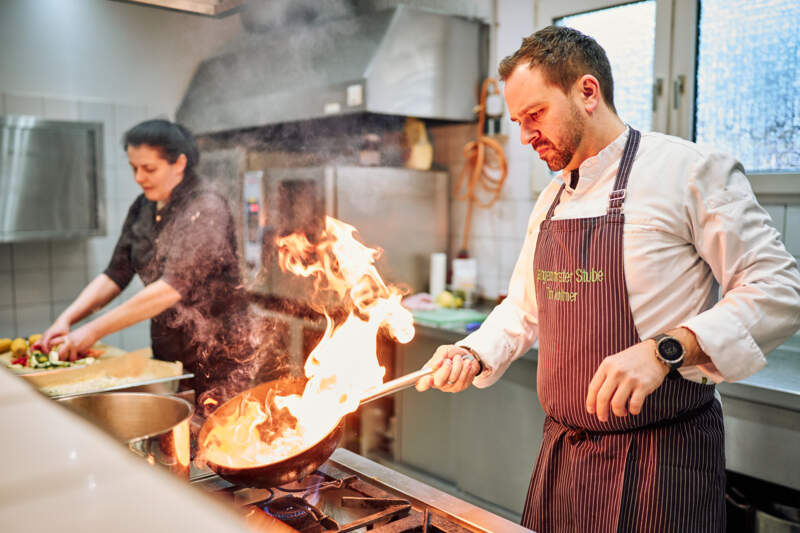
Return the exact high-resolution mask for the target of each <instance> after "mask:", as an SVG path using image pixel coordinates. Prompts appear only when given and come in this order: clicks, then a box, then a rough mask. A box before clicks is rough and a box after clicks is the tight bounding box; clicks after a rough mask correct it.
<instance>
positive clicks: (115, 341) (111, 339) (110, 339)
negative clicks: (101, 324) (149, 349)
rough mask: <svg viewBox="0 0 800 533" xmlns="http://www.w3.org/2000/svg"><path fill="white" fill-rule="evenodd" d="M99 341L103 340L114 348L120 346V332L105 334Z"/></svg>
mask: <svg viewBox="0 0 800 533" xmlns="http://www.w3.org/2000/svg"><path fill="white" fill-rule="evenodd" d="M100 342H104V343H105V344H108V345H109V346H114V347H115V348H122V333H120V332H119V331H118V332H116V333H112V334H111V335H106V336H105V337H103V338H102V339H100ZM148 346H149V344H148Z"/></svg>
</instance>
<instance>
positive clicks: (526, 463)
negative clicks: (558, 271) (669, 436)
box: [395, 325, 800, 513]
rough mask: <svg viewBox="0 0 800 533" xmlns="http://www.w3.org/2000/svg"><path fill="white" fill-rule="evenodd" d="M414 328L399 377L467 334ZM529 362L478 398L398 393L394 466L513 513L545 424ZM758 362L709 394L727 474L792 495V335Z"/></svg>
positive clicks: (797, 473) (796, 471)
mask: <svg viewBox="0 0 800 533" xmlns="http://www.w3.org/2000/svg"><path fill="white" fill-rule="evenodd" d="M416 329H417V335H416V338H415V339H414V341H412V343H411V344H409V345H403V346H398V350H397V357H398V361H397V368H398V371H400V372H410V371H413V370H416V369H417V368H419V366H420V365H422V364H424V363H425V361H427V360H428V358H430V356H431V355H432V354H433V351H434V350H435V349H436V347H437V346H438V345H440V344H452V343H454V342H456V341H458V340H460V339H462V338H463V337H465V336H466V335H467V334H466V332H464V331H463V329H462V328H458V327H449V328H439V327H432V326H429V325H417V326H416ZM537 355H538V354H537V351H536V350H535V349H531V350H529V351H528V352H527V353H525V354H524V355H523V356H522V357H521V358H520V359H519V360H517V361H515V362H514V363H513V364H512V365H511V367H510V368H509V369H508V370H507V371H506V373H505V374H504V375H503V377H502V378H501V379H500V381H498V382H497V383H496V384H495V385H492V386H491V387H489V388H487V389H475V388H470V389H468V390H466V391H464V392H462V393H459V394H458V395H452V394H446V393H441V392H438V391H436V392H426V393H423V394H419V393H416V392H414V391H410V392H404V393H401V394H399V395H398V396H397V403H396V406H397V413H398V420H397V434H398V438H397V443H396V449H395V456H396V460H397V461H399V462H401V463H405V464H408V465H409V466H410V467H412V468H414V469H416V470H420V471H422V472H426V473H429V474H431V475H433V476H437V477H439V478H441V479H443V480H447V481H448V482H449V483H451V484H453V485H454V486H456V487H457V488H458V490H460V491H463V492H466V493H468V494H471V495H474V496H476V497H478V498H480V499H482V500H486V501H489V502H492V503H494V504H496V505H499V506H501V507H504V508H505V509H508V510H510V511H511V512H513V513H519V512H521V508H522V503H523V500H524V495H525V491H526V490H527V483H528V480H529V476H530V473H531V471H532V468H533V464H534V462H535V459H536V454H537V452H538V449H539V445H540V442H541V431H542V423H543V421H544V416H545V415H544V413H543V411H542V409H541V405H540V403H539V399H538V397H537V395H536V370H537V369H536V363H537ZM767 361H768V364H767V367H766V368H765V369H763V370H762V371H761V372H759V373H757V374H755V375H753V376H751V377H749V378H747V379H745V380H742V381H740V382H737V383H722V384H720V385H718V391H719V392H720V395H721V397H722V407H723V413H724V416H725V437H726V443H725V445H726V446H725V457H726V465H727V468H728V469H729V470H730V471H733V472H738V473H742V474H746V475H749V476H753V477H756V478H759V479H763V480H766V481H770V482H772V483H777V484H779V485H782V486H786V487H791V488H793V489H796V490H800V467H798V465H800V336H795V337H793V338H792V339H791V340H790V341H789V342H787V343H786V344H784V345H783V346H781V347H780V348H778V349H777V350H775V351H773V352H772V353H771V354H769V355H768V356H767ZM466 464H469V465H470V466H469V468H468V469H464V468H463V465H466Z"/></svg>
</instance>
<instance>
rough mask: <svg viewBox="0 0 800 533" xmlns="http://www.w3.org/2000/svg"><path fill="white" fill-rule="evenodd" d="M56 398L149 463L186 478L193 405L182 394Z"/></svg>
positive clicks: (133, 393) (101, 395)
mask: <svg viewBox="0 0 800 533" xmlns="http://www.w3.org/2000/svg"><path fill="white" fill-rule="evenodd" d="M58 402H59V403H60V404H62V405H64V406H65V407H67V408H68V409H70V410H71V411H73V412H75V413H76V414H78V415H79V416H81V417H82V418H84V419H86V420H88V421H89V422H91V423H93V424H95V425H97V426H99V427H100V428H102V429H104V430H105V431H107V432H108V433H110V434H111V435H112V436H113V437H114V438H116V439H117V440H119V441H121V442H123V443H125V444H126V445H127V446H128V448H130V449H131V451H133V452H134V453H136V454H137V455H140V456H142V457H144V458H145V459H146V460H147V462H149V463H150V464H160V465H163V466H165V467H166V468H168V469H169V470H170V471H171V472H173V473H175V474H177V475H179V476H181V477H185V478H186V479H188V478H189V462H190V457H189V453H190V452H189V419H190V418H191V417H192V413H193V412H194V407H193V406H192V405H191V404H190V403H189V402H187V401H186V400H184V399H182V398H176V397H174V396H164V395H159V394H150V393H143V392H107V393H96V394H86V395H84V396H73V397H70V398H64V399H61V400H58Z"/></svg>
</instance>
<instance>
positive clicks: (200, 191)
mask: <svg viewBox="0 0 800 533" xmlns="http://www.w3.org/2000/svg"><path fill="white" fill-rule="evenodd" d="M123 145H124V147H125V150H126V152H127V154H128V160H129V162H130V165H131V169H132V170H133V175H134V179H135V180H136V183H138V184H139V186H140V187H141V188H142V191H143V194H141V195H140V196H139V197H138V198H136V200H135V201H134V202H133V205H131V207H130V209H129V211H128V216H127V218H126V219H125V224H124V226H123V228H122V234H121V235H120V238H119V241H118V242H117V245H116V248H115V250H114V255H113V256H112V258H111V261H110V263H109V265H108V268H106V270H105V271H104V272H103V273H102V274H100V275H99V276H97V277H96V278H95V279H94V280H92V282H91V283H89V285H88V286H87V287H86V288H85V289H84V290H83V291H82V292H81V294H80V295H79V296H78V298H77V299H76V300H75V301H74V302H73V303H72V304H71V305H70V306H69V307H68V308H67V309H66V310H65V311H64V312H63V313H61V315H60V316H59V317H58V319H57V320H56V321H55V322H54V323H53V325H52V326H50V328H49V329H48V330H47V331H46V332H45V334H44V335H43V337H42V341H41V342H42V344H43V348H44V349H45V350H49V349H50V347H51V345H53V344H59V343H61V344H62V345H61V347H60V349H59V355H60V357H61V358H62V359H67V358H68V359H70V360H74V359H75V357H76V356H77V354H78V353H79V352H83V351H85V350H88V349H89V347H90V346H92V345H93V344H94V343H95V342H97V340H99V339H100V338H102V337H104V336H106V335H109V334H110V333H113V332H115V331H119V330H121V329H123V328H125V327H128V326H130V325H132V324H135V323H137V322H139V321H142V320H146V319H148V318H150V319H152V321H151V327H150V336H151V343H152V348H153V354H154V356H155V357H156V358H158V359H163V360H167V361H182V362H183V364H184V367H185V368H186V369H187V370H188V371H189V372H193V373H194V374H195V378H194V380H193V383H190V385H191V386H193V387H194V389H195V391H196V393H197V395H198V396H197V405H198V407H199V408H201V410H202V408H203V407H204V402H205V400H206V399H207V398H209V397H211V398H213V399H214V400H216V402H221V401H223V400H224V399H225V398H227V397H229V396H231V395H232V394H234V393H236V392H238V391H240V390H243V389H244V388H247V387H248V386H249V385H250V379H251V378H252V376H253V371H254V370H256V366H257V363H258V362H257V361H255V360H254V359H255V358H256V355H255V350H254V343H253V342H252V341H250V340H249V338H248V337H249V336H250V332H251V331H252V328H251V324H250V322H249V319H248V317H247V313H246V301H245V298H244V291H243V289H242V287H241V279H240V275H239V264H238V257H237V253H236V240H235V230H234V223H233V218H232V216H231V213H230V210H229V208H228V204H227V201H226V200H225V198H224V197H222V196H221V195H219V194H217V193H215V192H213V191H211V190H210V189H209V188H208V187H207V186H204V185H202V184H201V183H200V180H199V179H198V177H197V176H196V175H195V172H194V169H195V166H196V164H197V161H198V158H199V156H198V150H197V145H196V144H195V141H194V139H193V137H192V135H191V133H190V132H189V131H188V130H187V129H186V128H184V127H183V126H181V125H179V124H174V123H171V122H169V121H166V120H149V121H146V122H143V123H141V124H138V125H137V126H134V127H133V128H132V129H130V130H129V131H128V132H127V133H126V134H125V137H124V140H123ZM134 274H138V275H139V277H140V278H141V280H142V282H143V283H144V284H145V288H144V289H142V290H141V291H140V292H139V293H137V294H136V295H135V296H133V297H132V298H131V299H130V300H128V301H126V302H124V303H123V304H121V305H120V306H118V307H115V308H114V309H111V310H110V311H108V312H107V313H105V314H103V315H101V316H99V317H98V318H96V319H94V320H92V321H90V322H88V323H86V324H84V325H82V326H80V327H79V328H77V329H75V330H70V326H71V325H72V324H74V323H75V322H77V321H79V320H81V319H82V318H84V317H86V316H88V315H89V314H91V313H92V312H94V311H96V310H98V309H100V308H102V307H104V306H105V305H106V304H107V303H109V302H110V301H111V300H112V299H114V297H116V296H117V295H118V294H119V293H120V292H121V291H122V290H124V289H125V287H126V286H127V285H128V283H130V281H131V279H132V278H133V276H134ZM216 402H210V404H211V405H215V404H216Z"/></svg>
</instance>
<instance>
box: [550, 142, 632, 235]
mask: <svg viewBox="0 0 800 533" xmlns="http://www.w3.org/2000/svg"><path fill="white" fill-rule="evenodd" d="M628 129H629V130H630V133H628V140H627V141H626V142H625V149H624V150H623V151H622V159H621V160H620V162H619V168H618V169H617V179H616V180H615V181H614V188H613V189H612V190H611V194H609V195H608V211H607V213H608V214H609V215H618V214H620V213H622V204H623V203H624V202H625V189H626V188H627V187H628V177H629V176H630V174H631V167H632V166H633V159H634V158H635V157H636V150H638V149H639V139H640V138H641V136H642V134H641V133H639V132H638V131H637V130H635V129H633V128H631V127H628ZM577 173H578V169H577V168H576V169H575V170H573V171H572V174H571V176H570V177H572V176H574V175H575V174H577ZM566 185H567V184H566V182H565V183H562V184H561V188H560V189H558V193H557V194H556V197H555V199H554V200H553V203H552V204H550V209H548V211H547V216H546V217H545V220H550V219H551V218H552V217H553V214H554V213H555V212H556V207H557V206H558V204H559V202H560V201H561V194H562V193H563V192H564V188H565V187H566Z"/></svg>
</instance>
